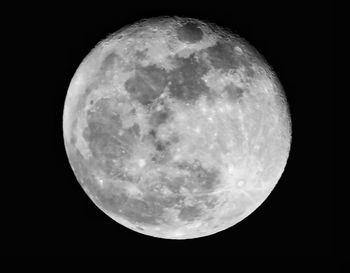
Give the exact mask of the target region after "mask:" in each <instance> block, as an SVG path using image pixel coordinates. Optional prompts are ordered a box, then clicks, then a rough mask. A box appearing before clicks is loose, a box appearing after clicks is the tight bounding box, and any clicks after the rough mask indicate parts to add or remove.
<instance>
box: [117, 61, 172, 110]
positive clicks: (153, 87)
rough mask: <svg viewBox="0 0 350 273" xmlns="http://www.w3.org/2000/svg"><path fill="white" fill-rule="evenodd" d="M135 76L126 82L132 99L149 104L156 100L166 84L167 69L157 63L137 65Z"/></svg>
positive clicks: (125, 85)
mask: <svg viewBox="0 0 350 273" xmlns="http://www.w3.org/2000/svg"><path fill="white" fill-rule="evenodd" d="M134 72H135V74H134V76H132V77H130V78H129V79H128V80H127V81H126V82H125V84H124V87H125V89H126V91H127V92H128V93H129V94H130V96H131V98H132V99H135V100H137V101H138V102H140V103H141V104H142V105H144V106H147V105H149V104H151V103H153V102H154V100H156V99H157V98H158V97H159V96H160V95H161V94H162V93H163V91H164V88H165V86H166V71H165V70H164V69H162V68H159V67H157V66H155V65H149V66H146V67H142V66H137V67H136V68H135V71H134Z"/></svg>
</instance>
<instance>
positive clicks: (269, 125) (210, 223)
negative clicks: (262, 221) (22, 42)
mask: <svg viewBox="0 0 350 273" xmlns="http://www.w3.org/2000/svg"><path fill="white" fill-rule="evenodd" d="M63 133H64V142H65V148H66V152H67V155H68V159H69V162H70V165H71V166H72V169H73V171H74V174H75V176H76V178H77V180H78V182H79V183H80V184H81V186H82V188H83V189H84V191H85V193H86V194H87V195H88V196H89V197H90V198H91V200H92V202H94V204H96V206H97V207H98V208H100V209H101V210H102V211H103V212H104V213H105V214H107V215H108V216H109V217H111V218H112V219H113V220H115V221H116V222H118V223H119V224H121V225H123V226H125V227H127V228H129V229H131V230H134V231H136V232H139V233H142V234H145V235H149V236H153V237H158V238H166V239H190V238H198V237H204V236H209V235H211V234H214V233H217V232H221V231H223V230H225V229H227V228H230V227H232V226H234V225H235V224H237V223H238V222H240V221H241V220H243V219H244V218H245V217H247V216H248V215H249V214H251V213H252V212H253V211H254V210H255V209H256V208H257V207H258V206H260V204H261V203H262V202H263V201H264V200H265V199H266V198H267V196H268V195H269V194H270V192H271V191H272V189H273V188H274V187H275V185H276V184H277V182H278V180H279V179H280V177H281V175H282V173H283V170H284V168H285V166H286V163H287V159H288V155H289V151H290V144H291V119H290V114H289V109H288V104H287V99H286V96H285V93H284V91H283V89H282V86H281V84H280V83H279V80H278V78H277V76H276V74H275V72H274V71H273V70H272V68H271V67H270V66H269V65H268V64H267V61H266V60H265V59H264V58H263V57H262V55H261V54H259V53H258V51H257V50H256V49H255V48H254V47H253V46H252V45H250V44H249V43H248V42H247V41H246V40H244V39H243V38H241V37H239V36H238V35H235V34H233V33H231V32H230V31H229V30H227V29H223V28H221V27H219V26H217V25H215V24H213V23H210V22H206V21H201V20H197V19H192V18H180V17H160V18H151V19H147V20H142V21H139V22H136V23H135V24H133V25H130V26H127V27H124V28H122V29H120V30H118V31H117V32H115V33H114V34H112V35H110V36H109V37H107V38H106V39H105V40H103V41H101V42H100V43H98V44H97V45H96V47H95V48H94V49H92V51H91V52H90V53H89V54H88V55H87V56H86V58H85V59H84V60H83V61H82V63H81V64H80V66H79V67H78V69H77V71H76V73H75V75H74V77H73V78H72V80H71V83H70V86H69V89H68V92H67V95H66V100H65V105H64V113H63ZM82 192H83V191H82Z"/></svg>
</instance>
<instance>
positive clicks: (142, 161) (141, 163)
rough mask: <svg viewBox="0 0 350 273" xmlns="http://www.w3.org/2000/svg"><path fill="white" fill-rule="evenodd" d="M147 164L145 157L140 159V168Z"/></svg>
mask: <svg viewBox="0 0 350 273" xmlns="http://www.w3.org/2000/svg"><path fill="white" fill-rule="evenodd" d="M145 165H146V161H145V160H144V159H140V160H139V166H140V168H143V167H144V166H145Z"/></svg>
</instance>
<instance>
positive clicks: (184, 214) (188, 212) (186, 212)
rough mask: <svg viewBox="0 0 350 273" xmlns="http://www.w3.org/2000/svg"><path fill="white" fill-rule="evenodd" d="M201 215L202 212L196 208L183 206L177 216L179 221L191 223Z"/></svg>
mask: <svg viewBox="0 0 350 273" xmlns="http://www.w3.org/2000/svg"><path fill="white" fill-rule="evenodd" d="M201 214H202V210H201V209H200V208H198V207H197V206H184V207H183V208H181V211H180V213H179V215H178V217H179V219H180V220H183V221H193V220H195V219H196V218H198V217H199V216H200V215H201Z"/></svg>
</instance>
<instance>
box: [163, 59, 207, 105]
mask: <svg viewBox="0 0 350 273" xmlns="http://www.w3.org/2000/svg"><path fill="white" fill-rule="evenodd" d="M174 61H175V62H176V63H177V64H178V67H177V68H176V69H174V70H172V71H171V72H169V77H168V78H169V85H168V88H169V93H170V96H171V97H174V98H175V99H177V100H179V101H182V102H193V101H196V100H197V99H198V98H199V97H200V96H202V95H205V94H207V93H208V92H209V88H208V86H207V85H206V84H205V82H204V81H203V79H202V77H203V76H204V75H205V74H206V73H207V72H208V71H209V67H208V66H207V64H206V63H205V62H204V61H203V60H201V59H197V58H196V55H195V54H194V53H193V54H191V55H190V56H189V57H187V58H179V57H176V58H174Z"/></svg>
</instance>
